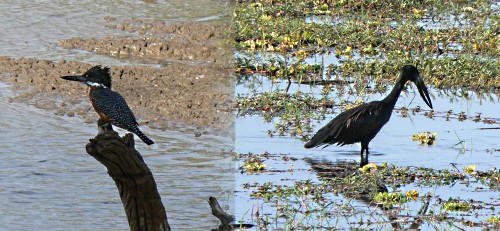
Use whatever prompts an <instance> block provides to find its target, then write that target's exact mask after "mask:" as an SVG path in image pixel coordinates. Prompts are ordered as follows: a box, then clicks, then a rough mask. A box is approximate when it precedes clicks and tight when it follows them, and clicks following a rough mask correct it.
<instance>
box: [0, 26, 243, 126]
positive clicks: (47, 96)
mask: <svg viewBox="0 0 500 231" xmlns="http://www.w3.org/2000/svg"><path fill="white" fill-rule="evenodd" d="M124 23H126V22H124ZM137 23H138V22H137V21H134V25H136V26H138V25H137ZM148 23H157V24H158V25H162V28H163V29H158V26H156V24H154V25H155V26H148V25H150V24H148ZM142 25H143V26H139V27H140V28H149V30H147V31H149V32H145V33H140V34H147V33H149V34H155V35H156V36H157V37H155V38H154V39H153V38H152V37H145V36H141V35H140V34H138V35H134V33H132V34H131V37H121V38H113V37H106V38H103V39H96V38H72V39H67V40H63V41H61V44H62V46H63V47H65V48H70V49H83V50H87V51H91V52H95V53H98V54H103V55H110V56H114V55H113V54H123V52H120V51H122V50H123V49H125V50H127V51H128V55H127V56H126V57H125V56H120V58H130V59H134V60H136V59H137V58H141V59H146V61H145V62H146V63H151V62H156V63H161V64H165V63H168V65H161V67H148V66H110V68H111V74H112V78H113V89H114V90H115V91H118V92H119V93H120V94H122V96H123V97H124V98H125V99H126V100H127V102H128V104H129V106H130V107H131V108H132V110H133V111H134V113H135V115H136V117H137V119H138V122H139V123H140V124H141V125H144V124H147V125H148V126H150V127H152V128H159V129H185V128H186V125H187V127H188V128H187V129H189V130H191V129H194V130H195V131H205V130H212V131H214V129H215V131H220V132H224V131H228V126H229V127H231V126H232V124H233V115H232V112H231V107H232V100H233V90H234V87H233V82H234V81H233V78H232V76H231V71H230V69H229V68H228V67H229V62H228V60H229V59H230V54H231V53H232V51H231V49H229V48H228V47H229V46H227V45H224V44H226V42H225V38H226V35H227V34H228V31H226V30H225V29H224V28H227V27H225V26H222V25H224V24H222V23H221V24H214V23H182V24H178V25H165V24H164V23H159V22H158V21H151V22H146V23H144V22H143V24H142ZM109 27H112V26H109V25H108V28H109ZM134 30H135V29H134ZM134 30H132V29H130V31H134ZM180 37H182V38H180ZM166 38H168V39H166ZM152 41H154V42H152ZM131 44H132V45H131ZM133 44H136V45H133ZM155 44H156V45H155ZM158 44H161V45H158ZM134 46H135V47H136V48H137V50H135V49H134V48H133V47H134ZM158 46H160V48H159V47H158ZM161 47H163V48H161ZM116 51H118V52H116ZM186 60H189V61H186ZM192 61H195V62H192ZM102 65H104V66H106V64H105V63H102ZM92 66H93V65H91V64H88V63H82V62H76V61H64V60H61V61H49V60H37V59H30V58H21V59H13V58H9V57H0V81H5V82H8V83H15V84H13V87H14V89H15V92H16V93H17V94H16V96H15V97H13V98H12V99H11V100H12V101H15V102H27V103H28V104H32V105H34V106H36V107H38V108H42V109H47V110H51V111H54V112H55V113H56V114H59V115H66V116H70V117H72V116H79V117H82V118H84V119H85V121H86V122H88V123H93V122H95V121H96V120H97V117H98V116H97V114H96V113H95V112H93V110H92V108H91V105H90V103H89V100H88V95H87V87H86V86H84V85H83V84H77V83H72V82H68V81H65V80H63V79H60V76H63V75H74V74H82V73H84V72H85V71H86V70H87V69H89V68H90V67H92ZM229 129H232V128H229Z"/></svg>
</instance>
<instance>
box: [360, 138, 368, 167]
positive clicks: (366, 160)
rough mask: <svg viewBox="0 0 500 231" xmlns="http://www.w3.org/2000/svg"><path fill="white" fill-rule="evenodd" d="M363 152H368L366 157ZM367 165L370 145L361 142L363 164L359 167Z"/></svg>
mask: <svg viewBox="0 0 500 231" xmlns="http://www.w3.org/2000/svg"><path fill="white" fill-rule="evenodd" d="M363 151H365V152H366V155H363ZM367 164H368V143H364V142H361V162H360V164H359V166H360V167H363V166H365V165H367Z"/></svg>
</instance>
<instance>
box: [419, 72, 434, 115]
mask: <svg viewBox="0 0 500 231" xmlns="http://www.w3.org/2000/svg"><path fill="white" fill-rule="evenodd" d="M415 85H417V88H418V93H420V96H421V97H422V99H423V100H424V102H425V103H426V104H427V105H428V106H429V107H430V108H431V109H432V102H431V97H430V96H429V92H428V91H427V87H426V86H425V83H424V80H423V79H422V78H421V77H420V75H417V81H415Z"/></svg>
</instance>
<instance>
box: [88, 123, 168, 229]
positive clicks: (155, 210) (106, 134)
mask: <svg viewBox="0 0 500 231" xmlns="http://www.w3.org/2000/svg"><path fill="white" fill-rule="evenodd" d="M98 125H99V133H98V134H97V136H96V137H95V138H94V139H91V140H90V143H88V144H87V146H86V149H87V153H88V154H90V155H91V156H93V157H94V158H95V159H96V160H98V161H99V162H100V163H101V164H103V165H104V166H105V167H106V168H107V169H108V174H109V176H111V178H112V179H113V180H114V181H115V184H116V187H117V188H118V192H119V194H120V198H121V200H122V203H123V207H124V208H125V213H126V214H127V219H128V223H129V226H130V230H133V231H138V230H141V231H142V230H170V226H169V224H168V220H167V214H166V213H165V208H164V207H163V204H162V202H161V197H160V194H159V193H158V190H157V187H156V182H155V180H154V178H153V174H152V173H151V170H149V168H148V166H147V165H146V164H145V163H144V160H143V159H142V156H141V155H140V153H139V152H138V151H137V150H135V148H134V145H135V143H134V136H133V135H132V134H131V133H128V134H126V135H125V136H124V137H123V138H122V137H120V136H119V135H118V133H116V132H115V131H113V129H112V128H111V125H109V124H103V123H102V121H100V120H99V122H98Z"/></svg>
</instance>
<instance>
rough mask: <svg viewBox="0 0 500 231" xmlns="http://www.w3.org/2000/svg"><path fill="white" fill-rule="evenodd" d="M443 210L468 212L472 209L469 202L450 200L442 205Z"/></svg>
mask: <svg viewBox="0 0 500 231" xmlns="http://www.w3.org/2000/svg"><path fill="white" fill-rule="evenodd" d="M443 209H444V210H447V211H452V212H453V211H468V210H469V209H472V205H471V204H470V203H469V202H466V201H463V200H460V199H453V198H450V199H448V201H446V202H445V203H444V204H443Z"/></svg>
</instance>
